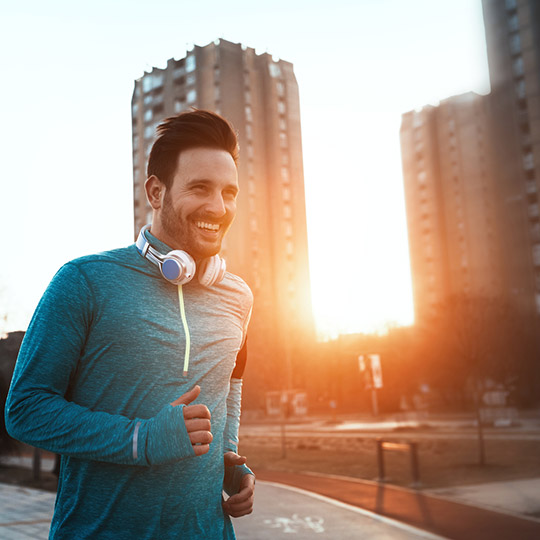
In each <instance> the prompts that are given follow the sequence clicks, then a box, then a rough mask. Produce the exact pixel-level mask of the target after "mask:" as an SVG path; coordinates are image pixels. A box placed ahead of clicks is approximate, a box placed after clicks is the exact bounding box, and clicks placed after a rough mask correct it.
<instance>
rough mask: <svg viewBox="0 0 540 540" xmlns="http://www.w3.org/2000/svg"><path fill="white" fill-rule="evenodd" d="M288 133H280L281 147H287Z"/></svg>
mask: <svg viewBox="0 0 540 540" xmlns="http://www.w3.org/2000/svg"><path fill="white" fill-rule="evenodd" d="M287 143H288V141H287V134H286V133H280V134H279V145H280V146H281V148H287Z"/></svg>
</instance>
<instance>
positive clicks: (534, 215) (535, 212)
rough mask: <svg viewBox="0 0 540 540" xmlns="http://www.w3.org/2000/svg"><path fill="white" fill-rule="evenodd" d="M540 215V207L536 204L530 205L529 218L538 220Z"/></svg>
mask: <svg viewBox="0 0 540 540" xmlns="http://www.w3.org/2000/svg"><path fill="white" fill-rule="evenodd" d="M539 215H540V212H538V205H537V204H536V203H533V204H529V217H530V218H537V217H538V216H539Z"/></svg>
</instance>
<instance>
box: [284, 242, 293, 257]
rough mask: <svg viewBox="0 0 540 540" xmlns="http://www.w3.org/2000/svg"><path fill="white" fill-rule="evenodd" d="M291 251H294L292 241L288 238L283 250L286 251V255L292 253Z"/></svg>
mask: <svg viewBox="0 0 540 540" xmlns="http://www.w3.org/2000/svg"><path fill="white" fill-rule="evenodd" d="M293 251H294V248H293V243H292V242H291V241H290V240H288V241H287V244H286V245H285V252H286V253H287V255H292V254H293Z"/></svg>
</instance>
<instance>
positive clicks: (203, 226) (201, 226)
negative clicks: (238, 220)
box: [197, 221, 219, 231]
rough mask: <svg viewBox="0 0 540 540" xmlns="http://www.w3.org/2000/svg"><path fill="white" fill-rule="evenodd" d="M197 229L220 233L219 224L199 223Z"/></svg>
mask: <svg viewBox="0 0 540 540" xmlns="http://www.w3.org/2000/svg"><path fill="white" fill-rule="evenodd" d="M197 227H199V229H207V230H209V231H219V225H218V224H217V223H207V222H206V221H197Z"/></svg>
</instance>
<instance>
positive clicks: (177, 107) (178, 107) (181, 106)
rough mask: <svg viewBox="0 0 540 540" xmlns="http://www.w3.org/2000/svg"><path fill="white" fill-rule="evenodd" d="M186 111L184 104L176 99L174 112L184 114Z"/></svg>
mask: <svg viewBox="0 0 540 540" xmlns="http://www.w3.org/2000/svg"><path fill="white" fill-rule="evenodd" d="M183 110H184V102H183V101H181V100H179V99H175V100H174V112H177V113H179V112H182V111H183Z"/></svg>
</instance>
